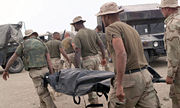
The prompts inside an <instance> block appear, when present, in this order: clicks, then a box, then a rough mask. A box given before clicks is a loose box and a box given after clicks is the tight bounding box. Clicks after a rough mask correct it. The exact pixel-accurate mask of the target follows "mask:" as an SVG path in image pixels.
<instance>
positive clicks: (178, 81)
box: [169, 71, 180, 108]
mask: <svg viewBox="0 0 180 108" xmlns="http://www.w3.org/2000/svg"><path fill="white" fill-rule="evenodd" d="M169 95H170V97H171V99H172V108H180V72H179V71H178V72H177V73H176V76H175V79H174V84H172V85H171V87H170V93H169Z"/></svg>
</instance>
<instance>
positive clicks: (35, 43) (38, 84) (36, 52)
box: [16, 37, 56, 108]
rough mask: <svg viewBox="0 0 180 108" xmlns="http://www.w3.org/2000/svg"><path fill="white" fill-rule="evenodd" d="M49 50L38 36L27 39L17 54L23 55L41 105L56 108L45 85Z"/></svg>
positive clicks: (43, 107) (45, 107)
mask: <svg viewBox="0 0 180 108" xmlns="http://www.w3.org/2000/svg"><path fill="white" fill-rule="evenodd" d="M47 52H48V49H47V47H46V46H45V44H44V43H43V42H41V41H40V40H38V39H37V38H36V37H32V38H30V39H27V40H25V41H24V43H22V44H20V45H19V46H18V48H17V49H16V54H17V55H18V56H22V57H23V61H24V66H25V70H27V71H29V76H30V77H31V79H32V81H33V83H34V86H35V88H36V91H37V94H38V95H39V99H40V107H41V108H56V106H55V104H54V102H53V100H52V98H51V96H50V93H49V91H48V89H47V88H46V87H44V80H43V78H44V76H45V74H46V73H48V72H49V70H48V68H47V60H46V55H45V54H46V53H47Z"/></svg>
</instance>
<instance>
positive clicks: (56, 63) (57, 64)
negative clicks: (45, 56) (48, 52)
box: [51, 58, 63, 72]
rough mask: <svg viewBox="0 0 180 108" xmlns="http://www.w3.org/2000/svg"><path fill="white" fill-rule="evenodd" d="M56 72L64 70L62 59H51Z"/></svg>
mask: <svg viewBox="0 0 180 108" xmlns="http://www.w3.org/2000/svg"><path fill="white" fill-rule="evenodd" d="M51 62H52V65H53V69H54V72H59V71H60V70H61V69H62V68H63V60H61V59H60V58H51Z"/></svg>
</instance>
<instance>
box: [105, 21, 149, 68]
mask: <svg viewBox="0 0 180 108" xmlns="http://www.w3.org/2000/svg"><path fill="white" fill-rule="evenodd" d="M116 37H118V38H122V40H123V44H124V47H125V50H126V53H127V64H126V71H127V70H132V69H138V68H142V67H144V66H146V65H147V64H148V63H147V61H146V58H145V56H144V50H143V46H142V43H141V39H140V36H139V34H138V33H137V31H136V30H135V29H134V28H132V27H131V26H129V25H127V24H126V23H123V22H121V21H117V22H115V23H113V24H111V25H109V26H108V27H106V39H107V44H108V50H109V52H110V53H111V56H112V57H113V62H114V66H116V65H115V51H114V48H113V45H112V39H113V38H116Z"/></svg>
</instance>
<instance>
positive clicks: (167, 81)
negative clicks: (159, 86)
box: [166, 76, 173, 84]
mask: <svg viewBox="0 0 180 108" xmlns="http://www.w3.org/2000/svg"><path fill="white" fill-rule="evenodd" d="M166 83H167V84H172V83H173V78H171V77H169V76H167V77H166Z"/></svg>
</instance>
